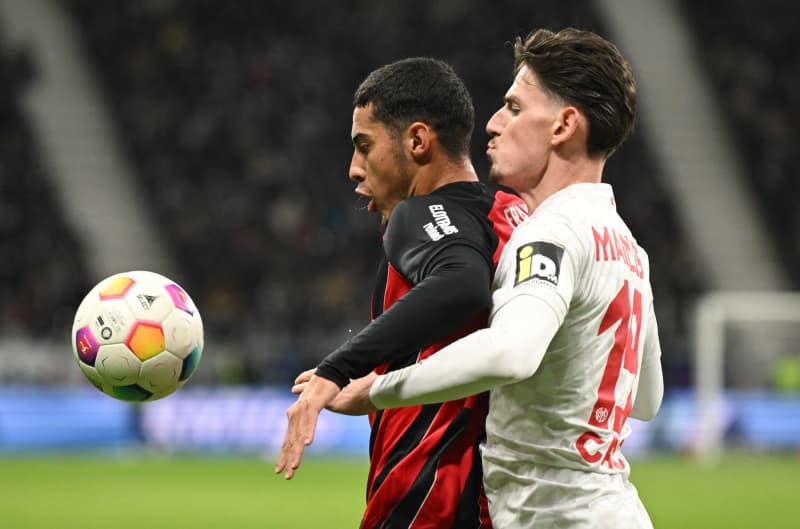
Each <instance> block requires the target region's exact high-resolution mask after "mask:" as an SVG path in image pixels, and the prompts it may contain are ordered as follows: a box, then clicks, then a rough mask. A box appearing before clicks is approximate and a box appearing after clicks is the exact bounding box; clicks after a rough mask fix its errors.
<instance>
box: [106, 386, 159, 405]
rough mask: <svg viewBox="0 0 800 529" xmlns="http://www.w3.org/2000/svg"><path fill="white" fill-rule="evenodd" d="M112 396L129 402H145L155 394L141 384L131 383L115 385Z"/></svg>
mask: <svg viewBox="0 0 800 529" xmlns="http://www.w3.org/2000/svg"><path fill="white" fill-rule="evenodd" d="M111 396H112V397H114V398H117V399H120V400H126V401H128V402H144V401H146V400H147V399H149V398H150V397H152V396H153V394H152V393H151V392H149V391H147V390H146V389H144V388H143V387H141V386H138V385H136V384H129V385H127V386H113V387H112V388H111Z"/></svg>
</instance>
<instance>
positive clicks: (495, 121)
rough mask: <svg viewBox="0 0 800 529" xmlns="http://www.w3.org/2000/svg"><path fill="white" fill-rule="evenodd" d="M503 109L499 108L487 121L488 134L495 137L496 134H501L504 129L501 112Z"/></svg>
mask: <svg viewBox="0 0 800 529" xmlns="http://www.w3.org/2000/svg"><path fill="white" fill-rule="evenodd" d="M502 111H503V109H502V108H501V109H499V110H498V111H497V112H495V113H494V115H493V116H492V117H491V118H489V121H488V122H487V123H486V134H488V135H489V137H490V138H494V137H495V136H499V135H500V132H501V131H502V129H503V126H502V119H501V115H500V113H501V112H502Z"/></svg>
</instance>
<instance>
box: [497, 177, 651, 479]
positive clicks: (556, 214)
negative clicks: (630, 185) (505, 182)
mask: <svg viewBox="0 0 800 529" xmlns="http://www.w3.org/2000/svg"><path fill="white" fill-rule="evenodd" d="M494 286H495V289H494V297H493V309H492V315H494V314H496V313H497V311H498V310H500V309H502V307H503V306H504V305H505V304H506V303H508V302H509V301H510V300H511V299H513V298H514V297H516V296H535V297H537V298H539V299H541V300H543V301H545V302H546V303H547V304H548V305H549V306H550V308H551V309H552V310H553V311H554V312H555V314H556V316H557V318H558V319H559V320H560V321H561V322H562V324H561V326H560V328H559V330H558V332H557V333H556V335H555V337H554V338H553V340H552V341H551V342H550V345H549V347H547V351H546V353H545V354H544V356H543V358H542V361H541V364H540V365H539V368H538V369H537V371H536V373H534V375H533V376H532V377H530V378H528V379H526V380H522V381H520V382H517V383H514V384H509V385H505V386H500V387H497V388H494V389H493V390H492V392H491V401H490V409H489V417H488V420H487V425H486V429H487V442H486V447H485V452H484V455H485V457H486V458H488V459H489V460H492V461H497V462H503V461H505V462H506V463H507V464H509V465H513V464H514V462H515V461H519V460H520V459H524V460H526V461H529V462H533V463H541V464H544V465H547V466H552V467H559V468H571V469H575V470H589V471H594V472H601V473H625V474H626V475H627V473H628V471H629V467H628V462H627V461H626V459H625V457H624V456H623V455H622V454H621V453H620V447H621V445H622V441H623V440H624V439H625V438H626V437H627V436H628V433H629V429H630V428H629V426H628V425H627V424H626V419H627V417H628V415H629V414H630V411H631V408H632V406H633V402H634V399H635V398H636V389H637V381H638V377H639V366H640V365H641V364H642V360H643V355H644V354H652V355H656V356H657V357H658V356H660V348H659V346H658V340H657V337H655V338H653V337H650V338H648V339H647V340H646V339H645V337H646V335H647V334H648V333H646V332H643V329H648V325H649V322H648V320H649V319H650V318H654V316H653V309H652V302H653V295H652V291H651V287H650V282H649V263H648V258H647V254H646V253H645V251H644V250H643V249H642V248H641V247H639V245H638V244H637V243H636V240H635V239H634V237H633V236H632V235H631V232H630V230H629V229H628V227H627V226H626V225H625V223H624V222H623V221H622V219H621V218H620V217H619V215H618V214H617V211H616V207H615V202H614V195H613V192H612V189H611V186H609V185H608V184H575V185H572V186H569V187H567V188H565V189H563V190H561V191H559V192H558V193H555V194H553V195H552V196H550V197H549V198H548V199H547V200H545V201H544V202H542V204H541V205H540V206H539V207H538V208H537V209H536V211H535V212H534V213H533V215H531V217H530V218H529V219H528V220H527V221H526V222H524V223H523V224H522V225H520V226H519V227H518V228H517V229H516V231H515V232H514V233H513V235H512V237H511V239H510V240H509V242H508V244H507V246H506V249H505V251H504V252H503V256H502V258H501V259H500V263H499V264H498V267H497V272H496V274H495V285H494ZM530 317H531V318H535V317H536V315H535V314H531V316H530ZM653 323H654V322H653ZM646 342H649V343H647V344H646ZM646 345H647V347H648V348H647V353H646Z"/></svg>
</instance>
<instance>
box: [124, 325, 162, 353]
mask: <svg viewBox="0 0 800 529" xmlns="http://www.w3.org/2000/svg"><path fill="white" fill-rule="evenodd" d="M125 344H126V345H127V346H128V349H130V350H131V351H132V352H133V354H134V355H136V357H137V358H138V359H139V360H142V361H144V360H147V359H148V358H153V357H154V356H156V355H157V354H158V353H160V352H161V351H163V350H164V331H163V330H162V329H161V324H159V323H154V322H150V321H136V322H135V323H134V324H133V327H132V328H131V332H130V334H129V335H128V339H127V340H125Z"/></svg>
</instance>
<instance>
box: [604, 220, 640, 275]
mask: <svg viewBox="0 0 800 529" xmlns="http://www.w3.org/2000/svg"><path fill="white" fill-rule="evenodd" d="M592 237H593V238H594V260H595V261H621V262H623V263H625V264H626V265H627V266H628V269H629V270H630V271H631V272H633V273H634V274H636V276H637V277H638V278H639V279H644V267H643V266H642V258H641V256H639V247H638V246H637V244H636V241H635V240H633V239H630V238H628V237H627V236H626V235H624V234H619V233H617V231H616V230H615V229H614V228H608V227H607V226H603V227H594V226H592Z"/></svg>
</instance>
